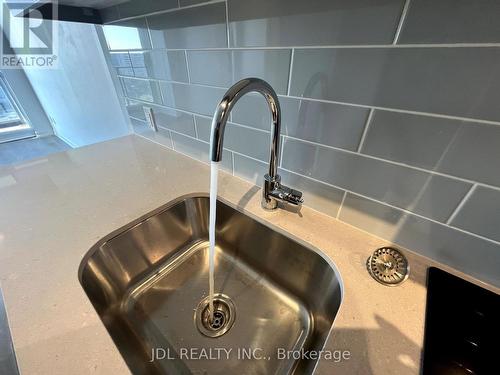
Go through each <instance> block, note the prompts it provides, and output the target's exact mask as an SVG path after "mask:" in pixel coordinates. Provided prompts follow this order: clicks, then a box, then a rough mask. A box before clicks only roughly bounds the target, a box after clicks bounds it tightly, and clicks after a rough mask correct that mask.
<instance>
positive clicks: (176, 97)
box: [160, 82, 226, 116]
mask: <svg viewBox="0 0 500 375" xmlns="http://www.w3.org/2000/svg"><path fill="white" fill-rule="evenodd" d="M160 87H161V91H162V95H163V100H164V102H165V105H166V106H168V107H173V108H178V109H183V110H185V111H190V112H193V113H198V114H202V115H207V116H212V115H213V113H214V111H215V108H216V107H217V104H218V103H219V101H220V100H221V99H222V97H223V96H224V93H225V91H226V90H224V89H219V88H215V87H204V86H194V85H184V84H180V83H168V82H160Z"/></svg>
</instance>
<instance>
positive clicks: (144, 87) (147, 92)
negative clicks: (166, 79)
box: [121, 78, 161, 103]
mask: <svg viewBox="0 0 500 375" xmlns="http://www.w3.org/2000/svg"><path fill="white" fill-rule="evenodd" d="M121 80H122V83H123V87H124V88H125V93H126V94H127V97H129V98H131V99H140V100H144V101H147V102H154V103H161V95H160V90H159V88H158V82H154V81H148V80H145V79H135V78H122V79H121Z"/></svg>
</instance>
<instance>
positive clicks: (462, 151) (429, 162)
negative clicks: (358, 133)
mask: <svg viewBox="0 0 500 375" xmlns="http://www.w3.org/2000/svg"><path fill="white" fill-rule="evenodd" d="M499 144H500V127H499V126H497V125H488V124H482V123H475V122H470V121H460V120H451V119H443V118H437V117H430V116H420V115H413V114H406V113H396V112H388V111H375V113H374V116H373V117H372V121H371V124H370V128H369V130H368V132H367V136H366V139H365V143H364V146H363V149H362V152H363V153H366V154H370V155H374V156H377V157H380V158H384V159H389V160H395V161H398V162H402V163H405V164H409V165H413V166H417V167H421V168H426V169H430V170H436V171H439V172H442V173H446V174H451V175H454V176H457V177H462V178H465V179H469V180H473V181H478V182H483V183H487V184H492V185H496V186H500V175H499V174H498V173H496V172H497V166H498V165H500V147H498V145H499Z"/></svg>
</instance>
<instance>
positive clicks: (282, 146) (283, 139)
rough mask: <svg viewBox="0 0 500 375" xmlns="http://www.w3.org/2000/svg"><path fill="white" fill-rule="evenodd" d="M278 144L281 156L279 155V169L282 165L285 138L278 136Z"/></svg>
mask: <svg viewBox="0 0 500 375" xmlns="http://www.w3.org/2000/svg"><path fill="white" fill-rule="evenodd" d="M280 142H281V154H280V164H279V166H280V168H281V166H282V165H283V154H284V153H285V152H284V151H285V136H284V135H281V136H280Z"/></svg>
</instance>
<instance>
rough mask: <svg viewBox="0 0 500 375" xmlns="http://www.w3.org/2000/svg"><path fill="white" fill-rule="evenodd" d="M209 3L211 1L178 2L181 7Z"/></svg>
mask: <svg viewBox="0 0 500 375" xmlns="http://www.w3.org/2000/svg"><path fill="white" fill-rule="evenodd" d="M209 1H211V0H179V4H180V6H181V7H185V6H189V5H195V4H201V3H206V2H209Z"/></svg>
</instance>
